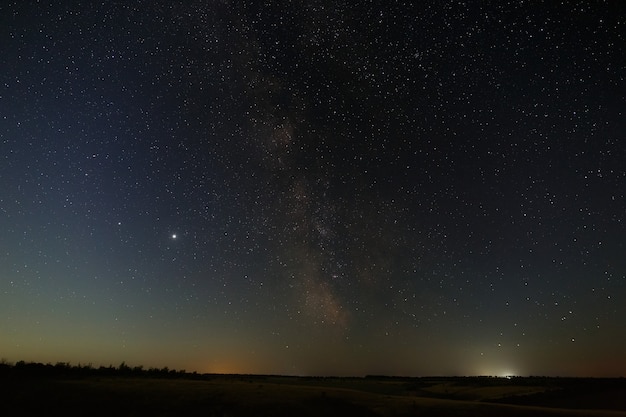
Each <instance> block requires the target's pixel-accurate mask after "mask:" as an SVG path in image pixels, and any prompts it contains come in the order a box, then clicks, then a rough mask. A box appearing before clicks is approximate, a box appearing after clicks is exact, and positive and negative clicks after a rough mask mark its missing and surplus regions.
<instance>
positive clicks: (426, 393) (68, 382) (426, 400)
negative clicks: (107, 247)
mask: <svg viewBox="0 0 626 417" xmlns="http://www.w3.org/2000/svg"><path fill="white" fill-rule="evenodd" d="M490 382H492V383H490ZM533 382H536V381H530V382H529V381H524V382H523V383H519V384H517V383H515V382H512V383H503V382H502V381H499V380H494V381H486V382H485V381H479V382H478V383H477V382H476V380H473V379H467V380H463V379H461V380H458V379H450V380H446V379H435V380H422V379H418V380H407V379H393V378H384V379H373V378H289V377H256V376H211V377H209V378H207V379H202V380H191V379H184V378H145V377H142V378H136V377H119V376H116V377H98V376H89V377H85V378H62V377H56V376H55V377H49V376H46V377H41V376H27V377H19V378H14V377H12V378H3V379H2V385H1V386H0V388H1V392H0V401H1V402H2V406H3V409H5V410H7V409H10V410H15V411H14V412H12V413H11V415H23V416H30V415H38V416H39V415H50V414H59V415H64V416H75V415H90V416H113V415H114V416H144V415H145V416H155V417H156V416H173V415H176V416H183V415H184V416H189V415H190V416H324V417H332V416H504V417H506V416H624V417H626V411H623V410H622V411H619V410H613V411H611V410H602V409H595V410H589V409H586V410H581V409H565V408H546V407H537V406H528V405H512V404H498V403H492V402H486V401H490V400H492V399H494V398H497V399H506V398H509V397H511V398H519V397H520V396H524V395H533V394H535V393H537V392H550V391H551V390H555V389H557V387H555V385H554V383H553V382H550V383H546V384H545V385H536V384H533ZM591 391H593V390H591ZM436 397H439V398H436ZM463 398H465V399H463Z"/></svg>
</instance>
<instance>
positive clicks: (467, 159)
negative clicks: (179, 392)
mask: <svg viewBox="0 0 626 417" xmlns="http://www.w3.org/2000/svg"><path fill="white" fill-rule="evenodd" d="M0 16H1V17H0V19H1V22H2V23H1V24H0V27H1V28H2V29H1V36H2V39H3V42H2V46H0V50H1V52H2V53H1V54H0V60H1V62H2V68H4V70H3V71H2V74H0V79H1V80H2V84H1V85H0V89H1V90H0V114H1V115H2V117H1V119H0V138H1V141H0V144H1V145H0V146H1V147H0V189H1V190H2V192H1V193H0V231H1V233H0V334H1V335H2V337H0V354H1V355H3V356H4V357H7V358H9V359H11V360H21V359H25V360H35V361H44V362H45V361H52V362H56V361H72V362H79V361H82V362H84V363H89V362H92V363H103V364H109V363H114V364H115V363H119V362H121V361H126V362H128V363H133V364H141V365H144V366H158V367H161V366H169V367H172V368H186V369H187V370H198V371H202V372H241V373H281V374H313V375H330V374H332V375H364V374H372V373H378V374H380V373H382V374H401V375H425V374H431V375H432V374H438V375H475V374H483V375H484V374H488V375H500V374H501V375H504V374H507V375H509V374H523V375H527V374H535V375H537V374H542V375H548V374H549V375H579V376H587V375H591V376H605V375H608V376H616V375H621V376H623V375H624V373H625V372H626V361H625V360H624V357H623V352H624V349H626V337H625V335H626V328H625V325H624V320H623V318H624V317H626V308H625V307H624V306H626V303H625V302H624V300H625V297H626V261H625V260H624V256H623V255H624V253H625V251H626V239H625V236H626V230H625V224H624V215H625V213H626V198H625V195H624V190H626V168H624V167H625V166H626V164H625V161H626V147H625V146H624V142H623V138H622V136H623V132H624V131H626V122H625V121H626V117H624V114H623V113H624V109H626V94H625V92H626V90H625V83H624V76H625V65H624V64H625V63H626V53H625V52H626V47H625V45H626V44H625V41H626V39H625V36H626V9H625V8H624V7H623V5H622V4H621V3H620V2H618V1H603V2H601V1H599V2H549V1H545V2H541V1H537V2H525V1H503V2H480V3H472V2H469V3H468V2H439V1H437V2H434V1H433V2H423V3H420V4H418V5H415V4H412V3H410V2H409V3H405V2H395V1H394V2H378V1H368V2H363V4H360V5H353V4H350V3H348V2H343V1H336V2H325V1H307V2H291V1H275V2H255V1H240V2H229V1H214V2H203V1H192V2H184V3H181V4H179V3H175V2H174V3H173V2H162V1H151V2H144V1H137V2H131V3H119V2H98V3H92V2H84V1H67V2H62V3H60V4H59V3H55V2H30V1H20V2H9V3H8V4H5V5H3V6H0Z"/></svg>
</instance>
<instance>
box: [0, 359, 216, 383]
mask: <svg viewBox="0 0 626 417" xmlns="http://www.w3.org/2000/svg"><path fill="white" fill-rule="evenodd" d="M0 375H8V376H42V377H45V376H50V377H59V376H61V377H74V378H79V377H91V376H107V377H113V376H124V377H129V376H130V377H149V378H192V379H194V378H197V379H206V378H208V377H209V374H199V373H197V372H187V371H185V370H184V369H182V370H176V369H169V368H168V367H167V366H165V367H163V368H144V367H143V366H141V365H140V366H129V365H127V364H126V362H122V363H120V364H119V365H118V366H113V365H109V366H99V367H94V366H93V365H92V364H80V363H79V364H76V365H72V364H70V363H69V362H57V363H55V364H54V365H53V364H51V363H45V364H44V363H41V362H25V361H18V362H16V363H15V364H11V363H9V362H7V361H6V360H4V359H3V360H0Z"/></svg>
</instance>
